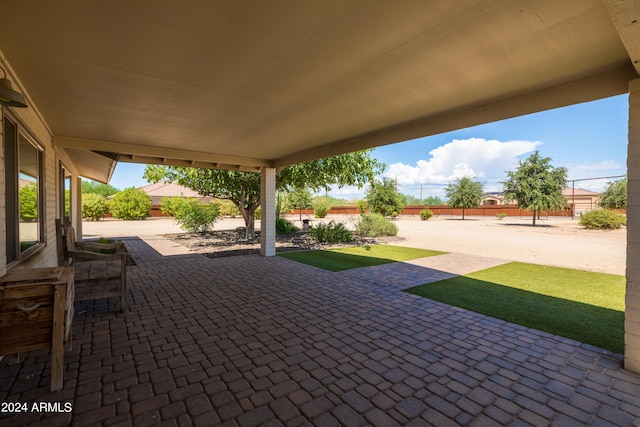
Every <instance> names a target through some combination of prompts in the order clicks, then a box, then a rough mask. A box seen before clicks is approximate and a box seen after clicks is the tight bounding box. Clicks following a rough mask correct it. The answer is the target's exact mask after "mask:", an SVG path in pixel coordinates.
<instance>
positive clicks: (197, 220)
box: [174, 199, 220, 233]
mask: <svg viewBox="0 0 640 427" xmlns="http://www.w3.org/2000/svg"><path fill="white" fill-rule="evenodd" d="M218 216H220V209H219V208H218V205H217V204H216V203H213V202H211V203H200V202H199V201H198V200H196V199H182V202H180V203H179V205H178V209H177V211H176V213H175V215H174V219H175V221H176V222H177V223H178V224H180V227H182V228H183V229H184V230H185V231H187V232H189V233H198V232H204V231H209V230H210V229H213V223H214V222H216V220H217V219H218Z"/></svg>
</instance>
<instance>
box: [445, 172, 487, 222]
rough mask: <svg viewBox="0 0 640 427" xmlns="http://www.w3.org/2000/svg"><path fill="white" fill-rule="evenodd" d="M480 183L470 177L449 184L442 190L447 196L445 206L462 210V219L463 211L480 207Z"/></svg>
mask: <svg viewBox="0 0 640 427" xmlns="http://www.w3.org/2000/svg"><path fill="white" fill-rule="evenodd" d="M482 187H483V186H482V183H481V182H480V181H476V180H474V179H472V178H470V177H466V176H465V177H462V178H458V179H456V180H455V181H454V182H450V183H449V184H448V185H447V186H446V187H445V189H444V191H445V195H446V196H447V199H448V200H447V204H448V205H449V206H451V207H452V208H462V219H464V210H465V209H470V208H476V207H478V206H480V202H481V201H482V191H483V190H482Z"/></svg>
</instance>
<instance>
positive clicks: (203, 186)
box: [144, 150, 384, 240]
mask: <svg viewBox="0 0 640 427" xmlns="http://www.w3.org/2000/svg"><path fill="white" fill-rule="evenodd" d="M371 152H372V150H363V151H358V152H355V153H347V154H342V155H339V156H334V157H328V158H326V159H320V160H314V161H311V162H307V163H300V164H296V165H290V166H287V167H285V168H283V169H282V170H281V171H280V172H279V173H278V174H277V176H276V187H277V188H278V189H280V190H290V189H293V188H300V187H307V188H310V189H311V190H314V191H317V190H320V189H323V188H325V189H328V188H329V187H330V186H332V185H337V186H340V187H342V186H345V185H355V186H357V187H359V188H361V187H362V186H364V185H365V184H366V183H367V182H369V181H371V180H372V179H373V177H374V176H375V175H377V174H379V173H380V172H381V171H382V170H383V169H384V164H381V163H379V162H378V161H377V160H375V159H372V158H371ZM144 178H145V179H146V180H147V181H149V182H158V181H161V180H166V181H171V182H176V183H178V184H180V185H184V186H185V187H188V188H191V189H192V190H194V191H197V192H198V193H200V194H201V195H203V196H213V197H217V198H219V199H227V200H231V201H233V202H234V203H235V204H236V205H237V206H238V210H239V211H240V213H241V214H242V217H243V219H244V222H245V227H246V230H247V233H246V234H247V239H249V240H253V238H254V235H255V232H254V215H255V211H256V209H258V207H259V206H260V174H258V173H255V172H242V171H228V170H217V169H196V168H186V167H176V166H157V165H149V166H147V168H146V169H145V172H144Z"/></svg>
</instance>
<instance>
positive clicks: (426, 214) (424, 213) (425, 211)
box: [420, 208, 433, 221]
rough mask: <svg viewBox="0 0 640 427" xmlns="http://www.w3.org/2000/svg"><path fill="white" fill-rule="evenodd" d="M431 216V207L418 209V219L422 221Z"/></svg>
mask: <svg viewBox="0 0 640 427" xmlns="http://www.w3.org/2000/svg"><path fill="white" fill-rule="evenodd" d="M432 216H433V211H432V210H431V209H427V208H424V209H422V210H421V211H420V219H421V220H423V221H426V220H428V219H429V218H431V217H432Z"/></svg>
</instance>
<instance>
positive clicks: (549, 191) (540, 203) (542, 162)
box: [501, 150, 567, 225]
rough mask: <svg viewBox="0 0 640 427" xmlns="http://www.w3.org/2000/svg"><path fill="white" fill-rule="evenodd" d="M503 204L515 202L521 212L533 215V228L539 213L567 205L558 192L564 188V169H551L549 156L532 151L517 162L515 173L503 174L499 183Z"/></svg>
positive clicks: (565, 175)
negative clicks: (503, 178)
mask: <svg viewBox="0 0 640 427" xmlns="http://www.w3.org/2000/svg"><path fill="white" fill-rule="evenodd" d="M501 184H502V185H503V188H504V189H503V194H504V199H505V201H506V202H509V201H516V202H517V203H518V206H519V207H520V208H522V209H527V210H530V211H531V212H532V213H533V225H536V217H537V216H538V215H539V214H540V212H542V211H547V210H553V209H561V208H564V207H565V206H566V204H567V201H566V199H565V197H564V196H563V194H562V190H563V189H564V188H565V187H566V186H567V169H566V168H563V167H557V168H556V167H553V166H552V165H551V158H550V157H542V156H540V153H539V152H538V151H537V150H536V151H535V152H534V153H533V154H532V155H530V156H529V157H527V158H526V159H525V160H521V161H520V163H519V166H518V168H517V169H516V170H515V171H508V172H507V179H506V180H505V181H503V182H502V183H501Z"/></svg>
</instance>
